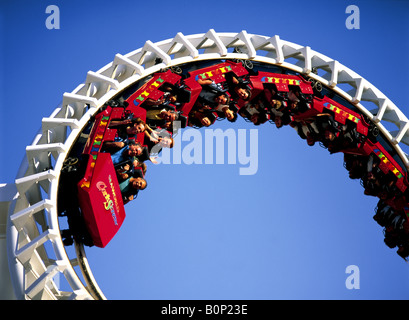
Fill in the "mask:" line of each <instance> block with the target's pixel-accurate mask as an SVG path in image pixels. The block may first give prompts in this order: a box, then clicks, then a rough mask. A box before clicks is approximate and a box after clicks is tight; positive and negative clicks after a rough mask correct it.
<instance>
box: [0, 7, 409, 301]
mask: <svg viewBox="0 0 409 320" xmlns="http://www.w3.org/2000/svg"><path fill="white" fill-rule="evenodd" d="M90 2H91V1H78V0H72V1H61V0H56V1H52V2H51V1H43V0H41V1H11V0H10V1H4V0H1V3H0V32H1V36H0V39H1V45H0V46H1V48H2V49H1V50H0V63H1V66H0V70H1V78H0V101H1V102H0V114H1V116H0V123H1V124H0V148H1V157H0V161H1V163H0V168H1V171H0V182H10V181H12V180H13V178H14V177H15V175H16V172H17V170H18V167H19V163H20V162H21V159H22V158H23V155H24V148H25V146H26V145H29V144H30V143H31V141H32V139H33V138H34V136H35V134H36V132H37V130H38V129H39V128H40V126H41V119H42V118H43V117H47V116H49V115H50V114H51V112H52V111H53V110H54V109H55V108H56V107H57V106H58V104H59V103H60V102H61V101H62V95H63V93H64V92H71V91H72V90H74V89H75V88H76V87H77V85H78V84H80V83H81V82H83V81H85V77H86V73H87V72H88V71H89V70H92V71H97V70H98V69H100V68H101V67H103V66H105V65H106V64H107V63H109V62H111V61H112V60H113V58H114V56H115V54H116V53H121V54H126V53H128V52H130V51H133V50H135V49H138V48H140V47H142V46H143V45H144V43H145V41H147V40H151V41H152V42H157V41H160V40H165V39H169V38H173V37H174V36H175V35H176V33H177V32H182V33H183V34H185V35H188V34H196V33H204V32H207V31H208V30H209V29H211V28H212V29H215V31H217V32H240V31H241V30H246V31H247V32H248V33H253V34H260V35H266V36H274V35H276V34H277V35H279V36H280V37H281V38H282V39H284V40H288V41H291V42H294V43H297V44H300V45H308V46H310V47H311V48H312V49H313V50H316V51H318V52H320V53H323V54H325V55H327V56H329V57H331V58H333V59H336V60H338V61H339V62H341V63H342V64H344V65H346V66H347V67H349V68H350V69H352V70H354V71H355V72H357V73H358V74H360V75H361V76H363V77H364V78H366V79H367V80H368V81H370V82H371V83H372V84H374V85H375V86H377V88H378V89H380V90H381V91H382V92H383V93H384V94H386V95H387V96H388V97H389V98H390V99H391V100H392V101H393V102H394V103H395V104H396V105H398V106H399V107H400V109H401V110H402V111H403V112H404V113H406V114H407V115H409V110H408V105H409V98H408V95H407V93H406V91H407V90H406V89H405V88H407V83H408V80H409V65H408V60H407V52H408V49H409V40H408V39H409V2H406V1H396V0H395V1H384V0H377V1H361V0H357V1H354V2H353V3H351V2H349V1H342V0H341V1H333V2H328V1H322V0H320V1H314V4H313V5H312V4H311V3H312V2H307V1H300V0H295V1H291V2H283V1H275V0H272V1H260V0H255V1H250V2H249V1H242V0H237V1H213V0H209V1H205V2H194V1H177V2H169V1H161V0H159V1H155V2H154V3H152V2H141V1H124V0H118V1H116V2H115V4H112V2H108V1H106V2H105V1H92V3H93V4H92V5H91V4H90ZM51 4H53V5H57V6H58V7H59V9H60V23H61V25H60V29H59V30H48V29H47V28H46V26H45V20H46V18H47V16H48V15H47V14H46V13H45V9H46V7H47V6H48V5H51ZM350 4H355V5H357V6H358V7H359V9H360V29H359V30H348V29H347V28H346V26H345V20H346V19H347V17H348V14H346V13H345V9H346V7H347V6H348V5H350ZM218 125H220V127H221V128H223V129H226V128H228V127H229V123H224V122H222V123H219V124H218ZM232 128H234V129H235V130H237V129H240V128H243V129H247V130H249V129H251V128H254V127H253V126H250V125H249V124H247V123H246V122H244V121H237V123H236V124H234V125H232ZM257 129H258V150H259V153H258V171H257V174H255V175H252V176H240V175H239V168H240V167H241V165H240V164H237V165H190V166H188V165H173V166H170V165H160V166H153V165H149V167H148V172H147V178H148V179H149V187H148V189H147V190H145V191H143V192H141V193H140V195H139V197H138V200H137V201H135V202H134V203H131V204H129V205H127V217H126V220H125V223H124V225H123V227H122V228H121V230H120V231H119V233H118V235H117V236H116V237H115V239H114V240H113V241H112V242H111V243H110V244H109V245H108V246H107V247H106V248H104V249H99V248H91V249H90V250H87V254H88V257H89V259H90V263H91V265H92V270H93V272H94V276H95V277H96V279H97V280H98V283H99V285H100V287H101V288H102V290H103V291H104V293H105V294H106V296H107V297H108V298H111V299H408V298H409V266H408V264H407V263H405V262H404V261H403V260H402V259H401V258H400V257H399V256H398V255H397V254H396V253H395V250H392V249H389V248H388V247H387V246H386V245H385V244H384V243H383V234H382V228H381V227H380V226H378V225H377V223H376V222H375V221H374V220H373V219H372V216H373V214H374V207H375V205H376V203H377V199H375V198H373V197H367V196H364V194H363V188H362V187H361V186H360V184H359V183H358V182H357V181H352V180H350V179H349V178H348V174H347V171H346V170H345V169H344V168H343V166H342V155H340V154H336V155H330V154H329V153H328V152H327V151H326V150H324V149H322V148H320V147H319V146H314V147H308V146H307V144H306V142H305V141H304V140H301V139H300V138H299V137H298V136H297V134H296V133H295V131H294V130H293V129H291V128H288V127H286V128H282V129H280V130H278V129H277V128H275V126H273V125H271V124H269V123H266V124H264V125H262V126H260V127H257ZM163 190H166V191H165V192H163ZM349 265H356V266H358V267H359V270H360V289H358V290H348V289H347V288H346V286H345V280H346V279H347V276H348V274H346V273H345V270H346V268H347V266H349Z"/></svg>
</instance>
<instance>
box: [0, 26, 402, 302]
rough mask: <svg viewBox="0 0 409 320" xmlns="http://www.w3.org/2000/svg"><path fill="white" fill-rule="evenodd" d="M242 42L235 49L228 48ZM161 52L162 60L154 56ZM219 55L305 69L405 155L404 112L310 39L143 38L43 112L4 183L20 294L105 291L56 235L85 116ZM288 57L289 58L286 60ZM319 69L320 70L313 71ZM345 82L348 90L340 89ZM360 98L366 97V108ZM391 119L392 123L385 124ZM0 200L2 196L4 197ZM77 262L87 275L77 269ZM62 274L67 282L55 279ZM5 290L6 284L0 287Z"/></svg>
mask: <svg viewBox="0 0 409 320" xmlns="http://www.w3.org/2000/svg"><path fill="white" fill-rule="evenodd" d="M234 47H237V48H239V49H240V53H237V52H234V51H233V48H234ZM158 58H159V59H160V61H161V62H160V63H157V61H158ZM217 59H240V60H250V61H256V62H260V63H265V64H270V65H278V66H281V67H283V68H286V69H289V70H293V71H295V72H299V73H302V74H304V75H308V76H309V77H310V78H312V79H314V80H315V81H318V82H320V83H321V84H322V85H324V86H326V87H328V88H330V89H331V90H333V91H334V92H335V93H337V94H339V95H340V96H342V97H343V98H345V99H346V100H347V101H349V102H350V103H352V104H353V105H355V106H356V107H357V108H358V109H359V110H360V111H361V113H363V114H364V115H366V116H367V117H368V118H369V119H371V120H372V122H373V123H375V124H376V126H377V127H378V129H379V130H380V131H381V132H382V133H383V134H384V136H385V137H386V139H387V140H388V142H389V143H390V144H391V145H392V146H393V147H394V148H395V150H396V152H397V154H398V155H399V157H400V158H401V160H402V161H403V163H404V165H405V166H406V168H409V158H408V156H407V155H406V154H405V153H404V151H403V150H402V147H403V144H405V145H409V121H408V119H407V117H406V116H405V115H404V114H403V113H402V112H401V111H400V110H399V108H398V107H397V106H396V105H395V104H393V102H391V101H390V100H389V99H388V98H387V97H386V96H385V95H384V94H383V93H382V92H381V91H379V90H378V89H377V88H375V87H374V86H373V85H372V84H371V83H369V82H368V81H367V80H365V79H364V78H362V77H361V76H359V75H358V74H357V73H355V72H354V71H352V70H350V69H348V68H347V67H345V66H344V65H342V64H341V63H340V62H338V61H336V60H333V59H331V58H329V57H327V56H325V55H323V54H321V53H318V52H316V51H314V50H312V49H311V48H310V47H308V46H301V45H298V44H294V43H291V42H288V41H285V40H282V39H280V37H279V36H277V35H276V36H273V37H268V36H262V35H255V34H248V33H247V32H246V31H241V32H239V33H216V32H215V31H214V30H213V29H211V30H209V31H208V32H207V33H203V34H195V35H189V36H185V35H183V34H182V33H178V34H177V35H176V36H175V37H174V38H173V39H168V40H164V41H160V42H157V43H152V42H151V41H147V42H146V43H145V45H144V46H143V47H142V48H140V49H137V50H135V51H132V52H130V53H128V54H126V55H121V54H117V55H116V56H115V57H114V59H113V61H112V62H111V63H109V64H108V65H106V66H105V67H103V68H102V69H100V70H98V71H97V72H94V71H89V72H88V74H87V76H86V79H85V82H84V83H82V84H80V85H79V86H78V87H77V88H76V89H75V90H74V91H72V92H70V93H65V94H64V95H63V99H62V103H61V105H60V106H59V107H58V108H56V109H55V110H54V112H53V113H52V114H51V115H50V116H49V117H46V118H43V119H42V125H41V129H40V130H39V132H38V133H37V135H36V136H35V138H34V140H33V142H32V144H31V145H29V146H27V147H26V157H25V158H24V160H23V162H22V165H21V168H20V170H19V172H18V174H17V176H16V179H15V184H14V185H12V186H10V185H2V186H1V189H2V190H3V191H4V190H6V189H7V192H4V194H5V193H7V194H9V196H10V197H9V199H8V200H7V205H6V206H3V207H2V208H7V210H8V213H7V218H6V219H7V223H5V225H3V229H1V230H3V231H2V232H4V234H6V238H4V237H3V238H0V241H3V242H5V241H6V244H7V253H6V252H3V251H0V252H1V254H2V255H3V256H2V259H5V255H6V254H7V256H8V269H9V274H5V272H4V271H2V274H1V277H8V278H10V280H11V281H10V282H11V283H12V287H13V289H14V296H15V297H16V298H17V299H57V300H58V299H105V296H104V294H103V293H102V292H101V290H100V289H99V287H98V284H97V282H96V281H95V279H94V278H93V276H92V272H91V268H90V266H89V265H88V263H87V259H86V255H85V251H84V248H83V247H82V245H81V244H75V247H76V258H74V259H70V258H69V257H68V255H67V253H66V250H65V247H64V244H63V242H62V239H61V236H60V229H59V223H58V217H57V208H56V203H57V189H58V184H59V178H60V171H61V169H62V166H63V162H64V159H65V158H66V156H67V154H68V152H69V150H70V147H71V146H72V145H73V143H74V142H75V140H76V138H77V137H78V135H79V134H80V133H81V130H82V129H83V128H84V126H85V125H86V123H87V122H88V120H90V118H91V117H92V116H93V115H94V114H95V113H96V112H97V111H98V109H99V108H100V107H101V106H103V105H104V103H106V102H107V101H108V100H109V99H111V98H112V97H114V96H115V95H116V94H118V93H119V92H121V91H123V90H124V89H126V88H128V87H129V86H131V85H132V84H134V83H136V82H137V81H139V80H140V79H142V78H144V77H147V76H148V75H151V74H153V73H154V72H157V71H159V70H161V69H163V68H169V67H172V66H177V65H180V64H184V63H189V62H194V61H205V60H217ZM290 61H291V62H290ZM313 70H318V73H314V72H312V71H313ZM341 85H342V88H344V87H345V85H347V86H349V87H350V90H349V91H348V92H346V91H344V90H343V89H341ZM364 103H365V105H368V104H369V105H371V106H373V108H371V109H370V110H369V109H368V108H367V107H365V106H364V105H363V104H364ZM387 123H388V125H387V126H388V127H390V124H393V125H394V126H396V129H395V130H393V131H390V130H388V129H386V126H385V125H386V124H387ZM1 201H3V203H6V200H4V199H1ZM76 265H79V266H80V268H81V271H82V274H83V277H84V279H85V283H84V281H82V280H80V277H79V275H78V274H77V272H76V271H75V270H74V266H76ZM61 277H63V278H65V280H66V282H67V283H68V284H69V287H70V289H69V290H68V291H67V289H66V288H65V289H64V290H66V291H62V289H61V288H60V286H59V282H60V281H56V279H57V278H61ZM0 290H4V288H0Z"/></svg>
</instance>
